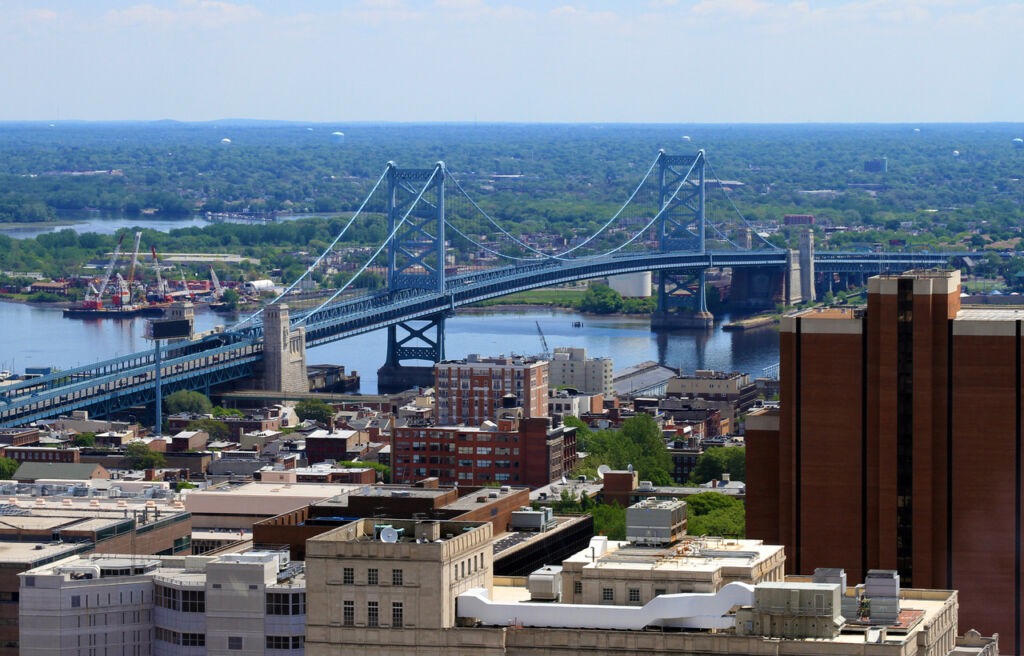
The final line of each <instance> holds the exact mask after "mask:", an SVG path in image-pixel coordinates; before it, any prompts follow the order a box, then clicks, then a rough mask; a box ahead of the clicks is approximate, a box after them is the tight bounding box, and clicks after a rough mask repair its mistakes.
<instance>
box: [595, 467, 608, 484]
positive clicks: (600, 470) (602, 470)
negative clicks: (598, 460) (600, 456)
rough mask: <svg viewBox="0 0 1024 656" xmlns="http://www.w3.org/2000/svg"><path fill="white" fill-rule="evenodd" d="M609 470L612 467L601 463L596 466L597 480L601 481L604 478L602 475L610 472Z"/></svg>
mask: <svg viewBox="0 0 1024 656" xmlns="http://www.w3.org/2000/svg"><path fill="white" fill-rule="evenodd" d="M611 470H612V468H611V467H609V466H608V465H601V466H600V467H598V468H597V480H599V481H603V480H604V475H605V474H607V473H608V472H610V471H611Z"/></svg>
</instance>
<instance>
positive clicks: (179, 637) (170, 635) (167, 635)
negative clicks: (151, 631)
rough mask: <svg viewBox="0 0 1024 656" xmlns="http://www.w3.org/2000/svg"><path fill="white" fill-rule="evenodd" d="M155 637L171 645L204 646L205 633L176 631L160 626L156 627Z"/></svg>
mask: <svg viewBox="0 0 1024 656" xmlns="http://www.w3.org/2000/svg"><path fill="white" fill-rule="evenodd" d="M156 639H157V640H160V641H161V642H167V643H170V644H172V645H181V646H182V647H205V646H206V634H205V633H178V632H177V631H171V630H170V629H165V628H163V627H162V626H158V627H156Z"/></svg>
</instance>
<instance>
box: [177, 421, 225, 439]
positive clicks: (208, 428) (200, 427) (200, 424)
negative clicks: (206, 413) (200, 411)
mask: <svg viewBox="0 0 1024 656" xmlns="http://www.w3.org/2000/svg"><path fill="white" fill-rule="evenodd" d="M185 430H190V431H204V432H205V433H206V434H207V435H209V436H210V441H211V442H222V441H224V440H228V439H231V430H230V429H229V428H228V425H227V424H226V423H224V422H223V421H217V420H216V419H210V418H209V417H203V418H202V419H196V420H195V421H190V422H189V423H188V425H187V426H185Z"/></svg>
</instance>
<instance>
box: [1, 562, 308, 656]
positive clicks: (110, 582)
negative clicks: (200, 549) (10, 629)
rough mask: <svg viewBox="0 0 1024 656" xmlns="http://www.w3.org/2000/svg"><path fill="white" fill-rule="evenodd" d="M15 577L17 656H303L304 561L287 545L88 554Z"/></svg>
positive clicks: (304, 631) (304, 611)
mask: <svg viewBox="0 0 1024 656" xmlns="http://www.w3.org/2000/svg"><path fill="white" fill-rule="evenodd" d="M19 577H20V579H21V587H20V597H21V607H20V615H19V623H20V625H21V654H22V655H23V656H36V655H38V656H43V655H44V654H45V655H47V656H53V655H59V656H102V655H103V654H108V655H113V654H118V655H120V654H127V655H130V656H172V655H174V656H179V655H184V656H202V655H205V654H208V653H209V654H215V653H230V654H239V655H244V654H276V655H280V656H285V655H287V654H303V653H304V649H305V633H306V581H305V575H304V568H303V567H302V565H301V563H289V562H288V552H287V550H286V551H284V552H278V551H250V552H248V553H235V554H226V555H222V556H131V555H101V554H94V555H91V556H75V557H71V558H66V559H64V560H60V561H57V562H55V563H51V564H49V565H44V566H41V567H37V568H35V569H31V570H29V571H27V572H23V573H22V574H20V575H19Z"/></svg>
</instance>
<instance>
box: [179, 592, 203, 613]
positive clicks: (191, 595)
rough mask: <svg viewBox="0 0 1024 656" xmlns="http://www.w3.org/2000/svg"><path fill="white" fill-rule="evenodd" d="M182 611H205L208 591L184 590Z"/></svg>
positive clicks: (182, 593)
mask: <svg viewBox="0 0 1024 656" xmlns="http://www.w3.org/2000/svg"><path fill="white" fill-rule="evenodd" d="M181 611H182V612H183V613H205V612H206V592H205V591H203V590H182V591H181Z"/></svg>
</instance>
